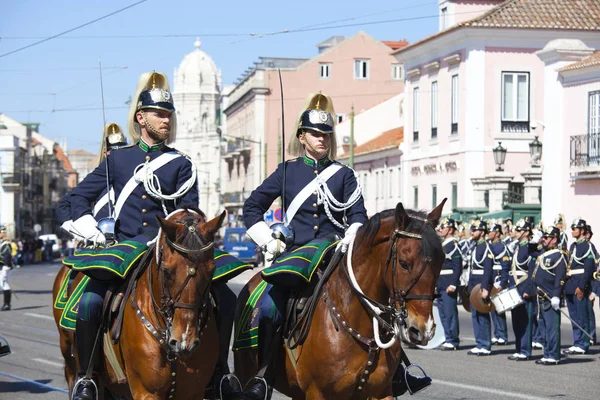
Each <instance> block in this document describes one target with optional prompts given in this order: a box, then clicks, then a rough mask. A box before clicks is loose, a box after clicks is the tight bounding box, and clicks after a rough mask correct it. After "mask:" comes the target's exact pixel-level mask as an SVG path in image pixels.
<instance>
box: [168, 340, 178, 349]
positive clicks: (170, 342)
mask: <svg viewBox="0 0 600 400" xmlns="http://www.w3.org/2000/svg"><path fill="white" fill-rule="evenodd" d="M177 343H178V342H177V340H175V339H171V340H170V341H169V346H171V348H172V349H177Z"/></svg>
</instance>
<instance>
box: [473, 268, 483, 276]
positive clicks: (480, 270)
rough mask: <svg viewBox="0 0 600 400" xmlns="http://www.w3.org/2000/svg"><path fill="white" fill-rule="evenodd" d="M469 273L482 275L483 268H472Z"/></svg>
mask: <svg viewBox="0 0 600 400" xmlns="http://www.w3.org/2000/svg"><path fill="white" fill-rule="evenodd" d="M471 273H472V274H473V275H483V270H482V269H474V270H472V271H471Z"/></svg>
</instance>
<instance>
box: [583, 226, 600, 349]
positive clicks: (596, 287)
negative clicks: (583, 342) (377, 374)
mask: <svg viewBox="0 0 600 400" xmlns="http://www.w3.org/2000/svg"><path fill="white" fill-rule="evenodd" d="M592 236H594V232H592V227H591V226H590V225H588V226H587V230H586V232H585V240H587V241H588V242H589V243H590V246H591V247H592V253H593V254H594V260H595V262H594V264H595V266H596V271H597V272H596V273H598V272H599V270H598V263H599V262H600V253H598V250H597V249H596V246H595V245H594V243H592ZM591 286H592V290H591V293H590V296H589V299H590V302H589V307H588V309H589V312H588V316H589V318H590V332H589V333H590V335H592V337H593V339H592V341H591V343H590V344H591V345H594V344H595V343H598V341H597V337H596V313H595V312H594V302H595V300H596V296H597V295H598V292H600V281H599V280H598V279H592V284H591Z"/></svg>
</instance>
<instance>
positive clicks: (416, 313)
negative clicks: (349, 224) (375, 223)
mask: <svg viewBox="0 0 600 400" xmlns="http://www.w3.org/2000/svg"><path fill="white" fill-rule="evenodd" d="M445 202H446V199H444V200H443V201H442V202H441V203H440V204H439V205H438V206H437V207H436V208H435V209H434V210H433V211H431V212H430V213H429V214H427V215H425V213H419V212H410V214H409V213H407V212H406V210H405V209H404V207H403V206H402V203H398V205H397V206H396V210H395V215H394V217H395V218H394V220H395V224H394V225H395V227H394V230H393V232H392V233H391V237H390V242H391V244H390V247H389V252H388V254H387V258H386V270H385V278H384V279H385V284H386V286H387V288H388V291H389V293H390V301H391V306H392V307H393V308H394V309H395V310H396V319H395V321H394V324H395V325H396V330H400V335H401V338H402V341H404V342H405V343H409V344H413V345H426V344H427V342H428V341H429V340H430V339H431V338H432V337H433V335H434V333H435V323H434V319H433V300H434V292H435V285H436V282H437V279H438V277H439V275H440V271H441V269H442V264H443V262H444V250H443V248H442V244H441V241H440V239H439V237H438V236H437V234H436V232H435V227H436V226H437V224H438V222H439V220H440V217H441V214H442V209H443V207H444V203H445Z"/></svg>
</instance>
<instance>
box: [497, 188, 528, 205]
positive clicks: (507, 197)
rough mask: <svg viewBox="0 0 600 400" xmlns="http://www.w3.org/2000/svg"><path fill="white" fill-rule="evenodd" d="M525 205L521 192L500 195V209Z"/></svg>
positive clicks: (507, 192)
mask: <svg viewBox="0 0 600 400" xmlns="http://www.w3.org/2000/svg"><path fill="white" fill-rule="evenodd" d="M523 203H525V196H524V195H523V193H522V192H519V191H513V190H507V191H506V192H504V193H502V207H504V206H505V205H507V204H523Z"/></svg>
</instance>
